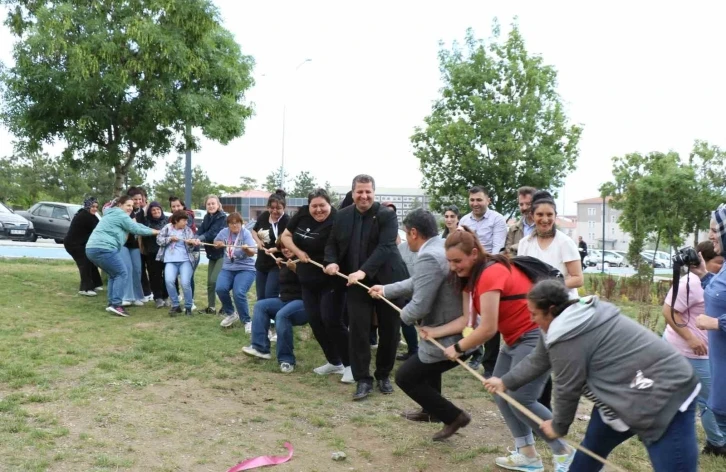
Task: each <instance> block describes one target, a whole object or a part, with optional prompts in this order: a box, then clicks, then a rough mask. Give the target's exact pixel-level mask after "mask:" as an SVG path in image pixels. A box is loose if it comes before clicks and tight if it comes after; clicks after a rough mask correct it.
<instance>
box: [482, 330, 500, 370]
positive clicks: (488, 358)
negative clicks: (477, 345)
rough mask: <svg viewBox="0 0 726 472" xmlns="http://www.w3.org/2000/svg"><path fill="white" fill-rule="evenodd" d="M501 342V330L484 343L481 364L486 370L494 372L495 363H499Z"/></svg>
mask: <svg viewBox="0 0 726 472" xmlns="http://www.w3.org/2000/svg"><path fill="white" fill-rule="evenodd" d="M500 344H501V336H500V335H499V331H497V334H495V335H494V336H492V338H491V339H490V340H489V341H487V342H485V343H484V356H483V357H482V359H481V365H482V366H484V372H487V373H490V374H491V373H492V372H494V364H496V363H497V357H499V346H500Z"/></svg>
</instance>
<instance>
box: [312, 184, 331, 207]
mask: <svg viewBox="0 0 726 472" xmlns="http://www.w3.org/2000/svg"><path fill="white" fill-rule="evenodd" d="M316 198H322V199H324V200H325V201H326V202H328V204H330V195H328V191H327V190H325V189H324V188H316V189H315V190H313V191H312V192H310V193H309V194H308V205H310V203H312V201H313V200H314V199H316Z"/></svg>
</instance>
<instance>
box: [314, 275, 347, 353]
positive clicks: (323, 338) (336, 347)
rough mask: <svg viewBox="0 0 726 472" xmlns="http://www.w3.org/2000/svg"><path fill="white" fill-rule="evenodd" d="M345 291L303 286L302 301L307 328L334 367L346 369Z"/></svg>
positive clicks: (328, 287)
mask: <svg viewBox="0 0 726 472" xmlns="http://www.w3.org/2000/svg"><path fill="white" fill-rule="evenodd" d="M344 293H345V292H344V289H337V288H335V287H331V286H327V287H313V286H306V285H303V286H302V299H303V304H304V305H305V311H306V312H307V313H308V316H309V323H310V328H311V329H312V330H313V335H314V336H315V339H316V340H317V341H318V344H320V348H321V349H322V350H323V354H324V355H325V359H326V360H327V361H328V362H329V363H330V364H333V365H340V364H343V366H345V367H348V366H349V365H350V360H349V352H348V328H347V327H346V326H345V324H344V323H343V303H344V300H345V299H344Z"/></svg>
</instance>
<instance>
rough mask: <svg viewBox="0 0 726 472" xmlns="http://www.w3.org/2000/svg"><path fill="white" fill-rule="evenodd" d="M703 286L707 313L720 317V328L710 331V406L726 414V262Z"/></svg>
mask: <svg viewBox="0 0 726 472" xmlns="http://www.w3.org/2000/svg"><path fill="white" fill-rule="evenodd" d="M701 286H702V287H703V301H704V303H705V305H706V314H707V315H708V316H710V317H711V318H718V329H717V330H709V331H708V362H709V364H710V366H711V381H712V382H713V383H712V384H711V394H710V395H709V396H708V407H709V408H710V409H711V410H713V411H714V412H715V413H717V414H719V415H725V416H726V264H724V266H723V267H722V268H721V270H720V271H719V273H718V274H716V275H714V274H706V276H705V277H703V279H701Z"/></svg>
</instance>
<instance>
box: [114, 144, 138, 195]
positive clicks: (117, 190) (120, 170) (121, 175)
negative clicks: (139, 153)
mask: <svg viewBox="0 0 726 472" xmlns="http://www.w3.org/2000/svg"><path fill="white" fill-rule="evenodd" d="M135 157H136V153H135V152H128V153H126V157H125V158H124V159H123V161H121V162H119V163H118V164H116V165H115V166H113V170H114V174H115V179H114V181H113V197H114V198H118V197H120V196H121V194H122V193H123V191H124V188H125V187H126V176H127V175H128V173H129V168H130V167H131V164H132V163H133V162H134V158H135Z"/></svg>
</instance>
